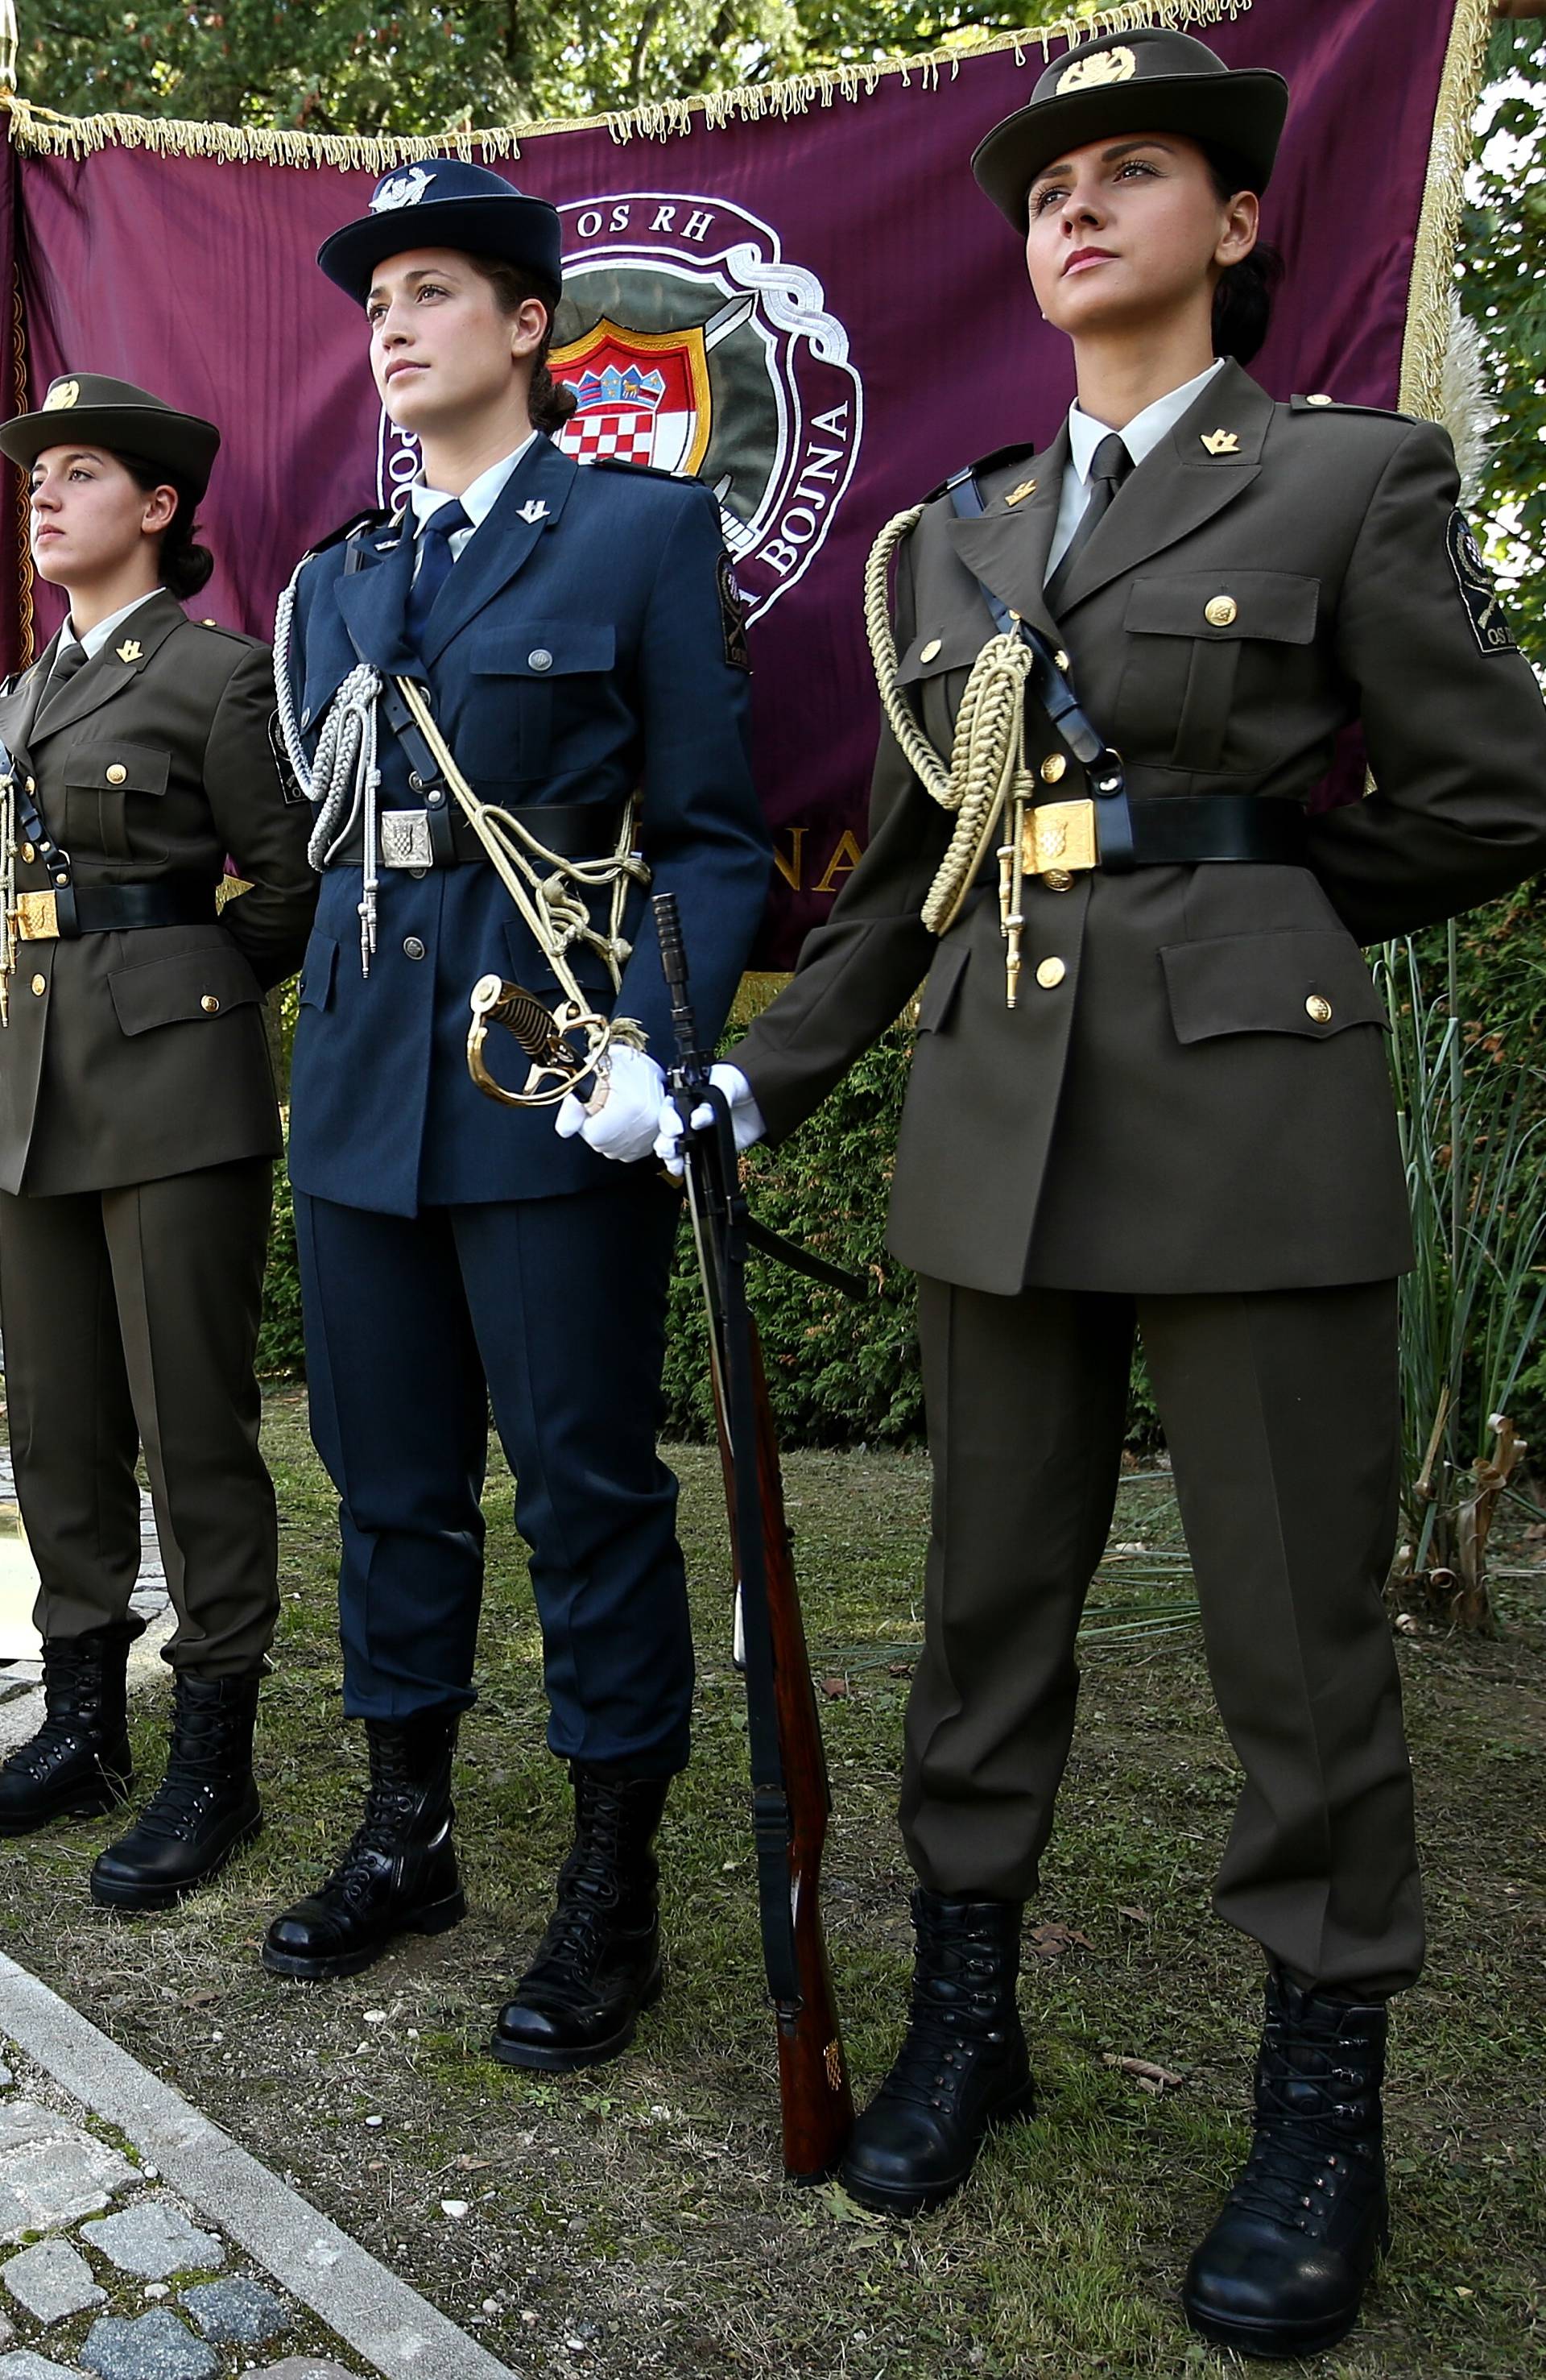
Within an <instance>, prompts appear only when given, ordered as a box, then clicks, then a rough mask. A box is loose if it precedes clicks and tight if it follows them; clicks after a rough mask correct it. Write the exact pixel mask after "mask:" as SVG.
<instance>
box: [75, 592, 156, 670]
mask: <svg viewBox="0 0 1546 2380" xmlns="http://www.w3.org/2000/svg"><path fill="white" fill-rule="evenodd" d="M165 592H166V589H165V588H164V587H152V588H151V592H150V594H149V595H137V596H136V597H135V599H134V601H133V602H132V603H125V604H123V605H122V606H121V607H120V609H119V610H118V611H116V612H110V613H108V615H107V617H106V619H105V620H99V621H98V622H97V625H96V626H95V627H94V628H88V629H87V631H86V634H85V635H84V636H83V637H78V636H77V635H76V633H75V623H74V621H73V620H66V622H65V625H64V626H63V627H62V628H61V629H60V631H59V651H60V652H61V653H64V652H67V651H68V650H69V649H70V647H71V645H79V647H80V649H81V650H82V652H83V653H84V654H85V656H86V658H87V660H88V661H89V662H90V661H95V659H96V657H97V655H98V654H99V653H100V652H101V650H102V649H103V646H104V645H105V644H106V642H107V640H108V638H109V637H111V636H112V634H113V632H114V630H115V628H121V627H122V626H123V624H124V622H125V621H126V620H127V618H128V615H129V613H131V612H138V611H139V606H140V605H141V603H149V602H151V601H153V599H154V598H155V597H156V596H157V595H164V594H165ZM54 658H55V659H57V658H58V655H57V654H56V655H55V656H54Z"/></svg>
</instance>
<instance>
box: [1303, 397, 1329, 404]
mask: <svg viewBox="0 0 1546 2380" xmlns="http://www.w3.org/2000/svg"><path fill="white" fill-rule="evenodd" d="M1305 403H1306V405H1335V403H1336V399H1335V396H1307V397H1306V398H1305Z"/></svg>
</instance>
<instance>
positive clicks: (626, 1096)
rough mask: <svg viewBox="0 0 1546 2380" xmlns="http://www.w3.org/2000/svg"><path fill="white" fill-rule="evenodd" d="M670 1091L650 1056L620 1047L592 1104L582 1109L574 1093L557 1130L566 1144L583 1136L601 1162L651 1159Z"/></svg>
mask: <svg viewBox="0 0 1546 2380" xmlns="http://www.w3.org/2000/svg"><path fill="white" fill-rule="evenodd" d="M665 1088H666V1078H665V1075H663V1074H662V1073H661V1071H660V1069H659V1067H658V1065H657V1064H656V1062H655V1061H654V1059H653V1058H652V1057H650V1056H649V1055H648V1053H647V1051H646V1050H634V1049H631V1048H630V1047H629V1045H628V1043H627V1042H626V1041H615V1042H614V1043H613V1044H612V1047H611V1050H610V1052H609V1059H608V1071H607V1073H606V1074H605V1075H602V1076H601V1077H600V1079H599V1081H598V1084H597V1086H596V1089H595V1091H594V1092H593V1093H592V1095H591V1099H590V1104H589V1105H588V1106H586V1105H583V1104H582V1103H581V1101H580V1100H579V1099H576V1098H575V1097H574V1092H573V1091H571V1092H570V1094H569V1096H568V1098H567V1099H564V1100H563V1101H562V1104H561V1106H560V1108H559V1111H558V1114H557V1115H556V1116H555V1117H554V1119H553V1129H554V1131H555V1132H556V1133H557V1134H558V1136H559V1138H560V1139H561V1140H573V1139H574V1135H575V1134H576V1133H578V1134H579V1135H580V1137H581V1139H582V1140H584V1141H585V1142H586V1144H587V1146H588V1147H591V1148H594V1149H595V1150H596V1151H597V1153H598V1156H601V1157H615V1158H616V1159H617V1160H618V1162H619V1163H620V1164H622V1165H630V1164H632V1163H634V1160H636V1159H638V1158H641V1157H647V1156H648V1155H649V1152H650V1150H651V1148H653V1147H654V1146H655V1135H656V1134H657V1132H658V1130H659V1128H660V1101H661V1099H662V1098H663V1096H664V1093H665Z"/></svg>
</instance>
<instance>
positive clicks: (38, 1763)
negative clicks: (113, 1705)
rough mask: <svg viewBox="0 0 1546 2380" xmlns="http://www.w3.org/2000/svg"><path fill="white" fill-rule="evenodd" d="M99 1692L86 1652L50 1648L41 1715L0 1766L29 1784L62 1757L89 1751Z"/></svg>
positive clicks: (100, 1707)
mask: <svg viewBox="0 0 1546 2380" xmlns="http://www.w3.org/2000/svg"><path fill="white" fill-rule="evenodd" d="M102 1710H103V1692H102V1682H101V1676H100V1672H99V1667H98V1664H97V1662H96V1661H95V1659H94V1658H92V1657H91V1655H90V1654H87V1653H79V1652H73V1651H71V1650H69V1649H67V1648H63V1647H61V1648H56V1649H54V1650H53V1651H51V1652H50V1653H49V1655H48V1658H47V1661H46V1664H45V1666H44V1671H43V1719H42V1726H41V1727H40V1728H39V1729H38V1731H37V1733H36V1734H35V1735H31V1736H29V1737H28V1739H27V1742H26V1743H18V1745H17V1747H16V1750H15V1751H14V1752H12V1753H8V1754H7V1755H6V1759H5V1760H4V1761H3V1762H0V1770H3V1771H5V1772H7V1773H8V1774H9V1775H11V1776H13V1777H22V1778H25V1779H27V1780H28V1782H29V1783H33V1782H35V1781H37V1780H38V1779H41V1778H43V1777H46V1776H47V1774H48V1772H49V1770H50V1769H51V1768H54V1767H57V1766H58V1764H59V1763H60V1761H62V1760H73V1759H75V1757H76V1756H77V1755H78V1754H79V1753H82V1752H89V1751H90V1750H91V1738H92V1735H93V1734H95V1733H97V1732H98V1731H99V1730H100V1727H101V1721H102Z"/></svg>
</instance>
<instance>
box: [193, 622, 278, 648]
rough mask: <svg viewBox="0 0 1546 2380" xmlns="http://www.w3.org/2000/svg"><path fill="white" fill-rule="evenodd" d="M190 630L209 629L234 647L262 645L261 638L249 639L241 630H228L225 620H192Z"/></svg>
mask: <svg viewBox="0 0 1546 2380" xmlns="http://www.w3.org/2000/svg"><path fill="white" fill-rule="evenodd" d="M187 625H188V626H189V627H190V628H208V629H210V630H211V633H212V634H213V635H215V636H217V637H226V638H227V639H228V640H229V641H230V642H231V643H232V644H233V645H260V644H261V643H262V641H263V640H262V638H261V637H249V636H248V635H247V633H246V631H245V630H244V629H241V628H228V627H227V626H226V625H225V623H224V621H223V620H190V621H189V622H188V624H187Z"/></svg>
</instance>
